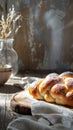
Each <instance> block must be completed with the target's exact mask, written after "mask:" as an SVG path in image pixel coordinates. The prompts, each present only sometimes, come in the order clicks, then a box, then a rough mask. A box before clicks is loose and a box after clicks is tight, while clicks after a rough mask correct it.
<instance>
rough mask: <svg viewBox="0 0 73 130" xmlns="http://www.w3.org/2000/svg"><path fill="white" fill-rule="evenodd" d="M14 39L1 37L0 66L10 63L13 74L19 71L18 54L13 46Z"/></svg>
mask: <svg viewBox="0 0 73 130" xmlns="http://www.w3.org/2000/svg"><path fill="white" fill-rule="evenodd" d="M13 40H14V39H0V66H4V65H10V66H11V67H12V75H16V74H17V72H18V55H17V52H16V51H15V50H14V48H13Z"/></svg>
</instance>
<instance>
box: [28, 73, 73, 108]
mask: <svg viewBox="0 0 73 130" xmlns="http://www.w3.org/2000/svg"><path fill="white" fill-rule="evenodd" d="M28 91H29V93H30V95H32V96H33V98H35V99H37V100H44V101H46V102H50V103H56V104H60V105H67V106H71V107H73V72H71V71H67V72H63V73H61V74H57V73H50V74H48V75H47V76H45V77H44V78H40V79H39V80H37V81H35V82H33V83H32V84H30V85H29V87H28Z"/></svg>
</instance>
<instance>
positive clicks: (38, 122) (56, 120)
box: [7, 101, 73, 130]
mask: <svg viewBox="0 0 73 130" xmlns="http://www.w3.org/2000/svg"><path fill="white" fill-rule="evenodd" d="M31 112H32V116H22V117H18V118H17V119H15V120H13V121H12V122H10V123H9V125H8V127H7V130H29V129H31V130H37V129H38V130H73V110H72V109H70V108H66V107H63V106H59V105H54V104H50V103H46V102H44V101H37V102H35V103H33V104H32V107H31Z"/></svg>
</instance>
